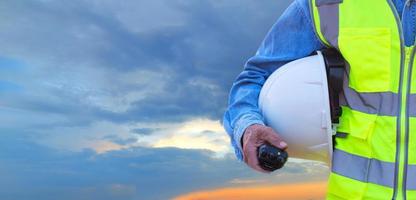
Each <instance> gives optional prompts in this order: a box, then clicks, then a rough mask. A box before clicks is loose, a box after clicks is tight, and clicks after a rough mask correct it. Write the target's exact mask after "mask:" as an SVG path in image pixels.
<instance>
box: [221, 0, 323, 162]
mask: <svg viewBox="0 0 416 200" xmlns="http://www.w3.org/2000/svg"><path fill="white" fill-rule="evenodd" d="M324 47H325V46H324V45H323V44H322V43H321V42H320V40H319V38H318V37H317V36H316V34H315V33H314V30H313V24H312V19H311V16H310V12H309V3H308V0H296V1H294V2H293V3H292V4H291V5H290V6H289V7H288V8H287V9H286V11H285V12H284V13H283V14H282V16H281V17H280V18H279V19H278V20H277V22H276V23H275V24H274V25H273V27H272V28H271V30H270V31H269V33H268V34H267V35H266V37H265V39H264V41H263V42H262V44H261V46H260V47H259V49H258V51H257V53H256V55H255V56H253V57H252V58H250V59H249V60H248V61H247V63H246V64H245V67H244V70H243V71H242V72H241V73H240V75H238V77H237V79H236V80H235V82H234V84H233V86H232V88H231V91H230V96H229V102H228V103H229V106H228V109H227V111H226V112H225V114H224V119H223V123H224V127H225V129H226V131H227V133H228V134H229V136H230V137H231V143H232V145H233V147H234V149H235V153H236V156H237V158H238V159H239V160H243V148H242V138H243V134H244V133H245V131H246V129H247V128H248V127H250V126H251V125H254V124H258V125H264V122H263V117H262V115H261V113H260V111H259V108H258V97H259V93H260V90H261V88H262V86H263V84H264V82H265V81H266V79H267V78H268V77H269V75H270V74H271V73H272V72H273V71H275V70H276V69H277V68H279V67H280V66H282V65H284V64H286V63H287V62H290V61H292V60H296V59H299V58H302V57H305V56H308V55H309V54H311V53H312V52H314V51H316V50H319V49H322V48H324ZM256 127H257V128H256V129H259V128H258V126H256ZM265 128H267V127H265ZM253 129H254V128H253ZM261 131H267V130H265V129H262V130H261ZM251 132H253V131H251ZM254 132H255V131H254ZM244 160H245V161H246V159H244ZM256 161H257V160H256ZM246 163H247V161H246ZM252 167H253V166H252Z"/></svg>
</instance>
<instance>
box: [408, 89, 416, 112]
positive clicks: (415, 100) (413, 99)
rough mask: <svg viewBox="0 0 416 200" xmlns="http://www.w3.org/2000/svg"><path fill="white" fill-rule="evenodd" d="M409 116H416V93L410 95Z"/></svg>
mask: <svg viewBox="0 0 416 200" xmlns="http://www.w3.org/2000/svg"><path fill="white" fill-rule="evenodd" d="M408 101H409V116H410V117H416V94H410V95H409V99H408Z"/></svg>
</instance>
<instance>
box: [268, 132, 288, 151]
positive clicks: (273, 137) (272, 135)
mask: <svg viewBox="0 0 416 200" xmlns="http://www.w3.org/2000/svg"><path fill="white" fill-rule="evenodd" d="M263 139H264V140H266V141H267V142H269V143H270V144H271V145H273V146H275V147H278V148H280V149H286V148H287V143H286V142H285V141H283V139H282V138H281V137H280V136H279V135H278V134H277V133H276V132H274V131H273V130H271V131H270V132H268V133H267V134H264V138H263Z"/></svg>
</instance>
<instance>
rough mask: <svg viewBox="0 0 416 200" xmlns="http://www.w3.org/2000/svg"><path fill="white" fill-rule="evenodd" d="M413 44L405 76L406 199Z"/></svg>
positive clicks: (404, 170)
mask: <svg viewBox="0 0 416 200" xmlns="http://www.w3.org/2000/svg"><path fill="white" fill-rule="evenodd" d="M415 50H416V49H415V44H414V45H413V46H412V47H411V55H410V59H409V61H408V62H409V69H408V74H407V91H406V99H407V100H406V101H407V102H406V130H405V138H404V169H403V187H402V192H403V196H404V198H405V199H406V188H407V187H406V183H407V165H408V153H409V118H410V115H409V101H408V100H409V95H410V90H411V86H412V85H411V79H412V71H413V60H414V58H415V52H416V51H415Z"/></svg>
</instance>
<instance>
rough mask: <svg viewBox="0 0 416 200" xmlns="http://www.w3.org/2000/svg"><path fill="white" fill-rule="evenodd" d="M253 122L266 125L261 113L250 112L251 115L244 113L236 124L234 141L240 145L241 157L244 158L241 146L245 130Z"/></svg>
mask: <svg viewBox="0 0 416 200" xmlns="http://www.w3.org/2000/svg"><path fill="white" fill-rule="evenodd" d="M253 124H261V125H264V122H263V118H262V117H261V116H260V115H256V114H249V115H243V116H242V117H240V119H238V121H237V122H236V124H235V126H234V134H233V135H234V141H235V143H236V145H237V147H238V150H239V155H240V156H239V159H240V160H242V159H243V157H242V156H243V153H242V152H243V147H242V146H241V139H242V137H243V134H244V131H245V130H246V129H247V127H249V126H251V125H253Z"/></svg>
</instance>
